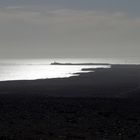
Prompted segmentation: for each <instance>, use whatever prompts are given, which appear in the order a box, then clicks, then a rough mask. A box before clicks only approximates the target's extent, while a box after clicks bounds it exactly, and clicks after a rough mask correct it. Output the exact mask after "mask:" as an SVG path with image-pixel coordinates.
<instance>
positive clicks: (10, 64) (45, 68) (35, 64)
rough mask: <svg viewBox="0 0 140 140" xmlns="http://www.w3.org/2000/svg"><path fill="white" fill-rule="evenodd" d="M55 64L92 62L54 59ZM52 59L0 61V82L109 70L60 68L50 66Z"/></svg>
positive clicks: (87, 60) (60, 66)
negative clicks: (91, 70) (93, 70)
mask: <svg viewBox="0 0 140 140" xmlns="http://www.w3.org/2000/svg"><path fill="white" fill-rule="evenodd" d="M55 61H57V62H65V63H67V62H71V63H75V62H78V63H82V62H88V63H89V62H93V61H92V60H89V59H84V60H83V59H55ZM51 62H54V59H12V60H10V59H3V60H0V81H13V80H35V79H47V78H64V77H70V76H78V74H75V73H79V72H81V73H82V72H83V73H85V72H89V71H81V69H83V68H101V67H104V68H109V67H108V66H99V65H98V66H96V65H95V66H91V65H90V66H88V65H86V66H84V65H81V66H80V65H78V66H70V65H69V66H64V65H63V66H62V65H50V63H51Z"/></svg>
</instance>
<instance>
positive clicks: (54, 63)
mask: <svg viewBox="0 0 140 140" xmlns="http://www.w3.org/2000/svg"><path fill="white" fill-rule="evenodd" d="M51 65H110V64H109V63H59V62H53V63H51Z"/></svg>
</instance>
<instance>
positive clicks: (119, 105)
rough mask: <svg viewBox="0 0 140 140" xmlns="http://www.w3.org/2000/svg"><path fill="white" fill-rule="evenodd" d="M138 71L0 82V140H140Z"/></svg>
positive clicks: (102, 71) (116, 68) (117, 68)
mask: <svg viewBox="0 0 140 140" xmlns="http://www.w3.org/2000/svg"><path fill="white" fill-rule="evenodd" d="M139 72H140V66H131V67H130V66H129V67H128V66H127V67H126V66H113V68H111V69H101V68H100V69H97V70H96V71H95V72H90V73H84V74H83V73H82V74H81V75H80V76H77V77H70V78H62V79H47V80H32V81H28V80H27V81H9V82H0V108H1V109H0V139H6V140H19V139H20V140H25V139H32V140H39V139H42V140H46V139H50V140H93V139H95V140H100V139H110V140H111V139H118V140H119V139H140V88H139V87H140V75H139Z"/></svg>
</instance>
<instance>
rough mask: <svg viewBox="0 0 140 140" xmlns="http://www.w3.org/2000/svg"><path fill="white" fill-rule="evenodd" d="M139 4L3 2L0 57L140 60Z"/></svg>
mask: <svg viewBox="0 0 140 140" xmlns="http://www.w3.org/2000/svg"><path fill="white" fill-rule="evenodd" d="M139 7H140V0H0V58H135V57H136V58H138V59H139V58H140V55H139V53H140V8H139Z"/></svg>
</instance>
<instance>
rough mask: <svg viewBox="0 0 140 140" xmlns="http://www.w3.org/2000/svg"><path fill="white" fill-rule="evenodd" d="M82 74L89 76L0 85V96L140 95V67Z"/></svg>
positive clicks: (126, 67)
mask: <svg viewBox="0 0 140 140" xmlns="http://www.w3.org/2000/svg"><path fill="white" fill-rule="evenodd" d="M82 70H84V71H85V70H87V71H91V72H88V73H78V74H79V76H71V77H69V78H53V79H37V80H18V81H1V82H0V94H1V93H4V92H7V93H8V92H9V93H10V94H11V93H17V94H18V92H19V94H26V93H27V94H31V93H34V94H42V93H43V94H45V93H46V94H47V95H48V96H57V97H61V96H62V97H63V96H64V97H76V96H78V97H80V96H82V97H86V96H88V97H90V96H91V97H127V92H128V93H129V96H132V95H131V92H132V91H133V90H134V89H137V90H138V91H139V87H140V85H139V81H140V76H139V71H140V65H111V68H97V69H93V68H91V69H90V68H88V69H82ZM92 71H94V72H92ZM22 90H24V92H23V91H22ZM137 90H136V92H138V91H137ZM135 96H136V95H135ZM138 96H139V95H138Z"/></svg>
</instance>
